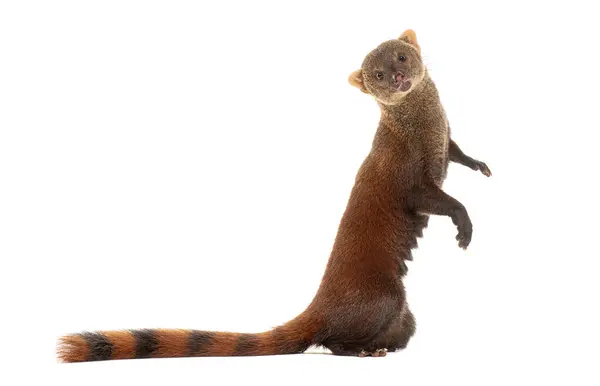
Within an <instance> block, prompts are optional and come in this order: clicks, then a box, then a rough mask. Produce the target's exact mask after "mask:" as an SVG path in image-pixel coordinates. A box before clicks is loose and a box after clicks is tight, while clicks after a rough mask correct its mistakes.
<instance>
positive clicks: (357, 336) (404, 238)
mask: <svg viewBox="0 0 600 386" xmlns="http://www.w3.org/2000/svg"><path fill="white" fill-rule="evenodd" d="M349 81H350V83H351V84H352V85H354V86H356V87H358V88H359V89H360V90H362V91H363V92H365V93H367V94H371V95H373V96H374V97H375V99H376V100H377V102H378V104H379V106H380V107H381V113H382V116H381V121H380V124H379V128H378V130H377V133H376V135H375V139H374V140H373V146H372V149H371V152H370V153H369V155H368V156H367V158H366V159H365V161H364V162H363V164H362V166H361V168H360V170H359V172H358V175H357V177H356V182H355V185H354V188H353V189H352V193H351V195H350V199H349V201H348V206H347V208H346V211H345V213H344V216H343V218H342V220H341V222H340V226H339V230H338V235H337V237H336V240H335V243H334V247H333V250H332V253H331V256H330V259H329V262H328V264H327V268H326V270H325V274H324V276H323V280H322V282H321V285H320V287H319V290H318V292H317V294H316V296H315V298H314V299H313V301H312V303H311V304H310V305H309V306H308V308H307V309H306V311H304V312H303V313H302V314H300V315H299V316H298V317H297V318H295V319H293V320H291V321H290V322H288V323H286V324H285V325H283V326H280V327H277V328H275V329H273V330H272V331H268V332H263V333H259V334H243V333H229V332H207V331H196V330H134V331H118V332H117V331H106V332H96V333H82V334H75V335H68V336H66V337H63V338H61V340H60V347H59V351H58V355H59V358H60V359H62V360H63V361H65V362H81V361H88V360H108V359H125V358H149V357H150V358H165V357H182V356H233V355H273V354H292V353H300V352H303V351H305V350H306V349H307V348H308V347H309V346H311V345H322V346H325V347H327V348H329V349H330V350H331V351H332V352H333V353H334V354H338V355H355V356H366V355H372V356H384V355H385V353H386V351H387V350H397V349H402V348H404V347H406V345H407V344H408V341H409V339H410V337H411V336H412V335H413V334H414V332H415V320H414V317H413V315H412V313H411V312H410V309H409V308H408V304H407V303H406V296H405V291H404V285H403V283H402V277H403V276H404V275H405V274H406V263H405V261H406V260H411V259H412V258H411V249H412V248H414V247H416V246H417V237H420V236H421V235H422V231H423V228H425V227H426V226H427V220H428V216H429V215H431V214H436V215H445V216H449V217H450V218H451V219H452V221H453V222H454V223H455V224H456V225H457V228H458V231H459V232H458V236H457V239H458V241H459V246H461V247H463V248H466V247H467V246H468V244H469V242H470V240H471V232H472V227H471V221H470V219H469V216H468V214H467V212H466V209H465V208H464V206H463V205H462V204H460V203H459V202H458V201H457V200H455V199H453V198H452V197H450V196H448V195H447V194H445V193H444V192H443V191H442V190H441V186H442V182H443V180H444V179H445V177H446V170H447V166H448V162H449V161H450V160H452V161H454V162H459V163H461V164H464V165H466V166H468V167H471V168H472V169H474V170H480V171H481V172H482V173H483V174H485V175H487V176H489V175H490V174H491V173H490V171H489V168H487V166H486V165H485V163H483V162H481V161H477V160H474V159H472V158H470V157H468V156H466V155H465V154H464V153H462V151H461V150H460V149H459V148H458V146H457V145H456V143H455V142H454V141H452V140H451V139H450V132H449V126H448V121H447V119H446V116H445V113H444V110H443V108H442V106H441V104H440V102H439V97H438V94H437V90H436V88H435V85H434V84H433V81H432V80H431V79H430V78H429V75H428V74H427V70H426V68H425V67H424V66H423V65H422V63H421V56H420V47H419V46H418V44H417V42H416V35H415V33H414V32H413V31H411V30H408V31H407V32H405V33H404V34H403V35H402V36H401V37H400V38H399V39H395V40H392V41H388V42H384V43H382V44H381V45H380V46H379V47H377V48H376V49H375V50H373V51H372V52H371V53H370V54H369V55H368V56H367V57H366V58H365V61H364V62H363V65H362V68H361V69H360V70H358V71H356V72H354V73H353V74H352V75H351V76H350V78H349Z"/></svg>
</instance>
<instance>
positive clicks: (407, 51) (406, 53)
mask: <svg viewBox="0 0 600 386" xmlns="http://www.w3.org/2000/svg"><path fill="white" fill-rule="evenodd" d="M425 71H426V70H425V66H424V65H423V62H422V61H421V48H420V47H419V44H418V43H417V35H416V34H415V31H413V30H410V29H409V30H406V31H404V33H402V35H400V37H399V38H398V39H394V40H388V41H386V42H383V43H381V44H380V45H379V46H378V47H377V48H375V49H374V50H373V51H371V52H370V53H369V54H368V55H367V56H366V58H365V60H364V61H363V63H362V66H361V68H360V69H359V70H356V71H354V72H353V73H352V74H350V77H349V78H348V81H349V82H350V84H351V85H353V86H355V87H357V88H359V89H360V90H361V91H363V92H364V93H367V94H371V95H373V96H374V97H375V99H377V100H378V101H379V102H381V103H383V104H386V105H395V104H398V103H399V102H400V101H401V100H402V98H403V97H405V96H406V95H407V94H408V93H410V92H411V91H412V90H414V88H415V87H416V86H417V85H418V84H419V82H421V80H423V77H424V76H425Z"/></svg>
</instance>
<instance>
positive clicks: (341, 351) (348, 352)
mask: <svg viewBox="0 0 600 386" xmlns="http://www.w3.org/2000/svg"><path fill="white" fill-rule="evenodd" d="M327 348H328V349H330V350H331V352H332V353H333V355H341V356H351V357H360V358H364V357H384V356H385V355H386V354H387V351H386V349H384V348H379V349H374V350H371V349H368V350H363V349H359V348H347V347H343V346H341V345H332V346H328V347H327Z"/></svg>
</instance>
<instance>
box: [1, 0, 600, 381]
mask: <svg viewBox="0 0 600 386" xmlns="http://www.w3.org/2000/svg"><path fill="white" fill-rule="evenodd" d="M586 4H592V2H577V1H570V2H568V3H564V2H560V3H558V2H556V3H553V2H549V1H544V2H539V3H538V2H533V1H529V2H527V1H519V2H510V1H502V2H495V3H492V2H481V1H478V2H473V3H465V2H460V3H459V2H456V1H435V2H434V1H415V2H408V1H404V2H403V1H393V2H377V1H361V2H356V3H353V2H348V1H345V2H312V1H302V2H295V3H291V2H264V1H260V2H257V1H236V2H233V1H222V2H194V1H189V2H183V1H180V2H175V1H164V2H157V1H124V0H118V1H98V2H92V1H85V2H84V1H52V2H50V1H39V2H31V1H3V2H2V3H1V5H0V256H1V264H2V265H1V267H0V275H1V277H0V286H1V288H0V289H1V292H0V296H1V297H2V311H1V313H2V315H3V316H2V317H1V319H0V323H1V324H2V330H0V331H1V333H2V346H1V347H0V356H1V357H2V358H1V361H0V363H2V365H1V367H2V368H3V370H2V371H1V372H0V374H1V375H0V377H2V378H6V379H5V380H2V381H1V382H0V383H2V384H5V385H18V384H61V385H106V384H114V385H118V384H130V385H131V384H140V385H142V384H143V385H155V384H156V385H171V384H173V385H175V384H189V385H198V384H241V383H243V384H273V385H275V384H277V385H279V384H311V383H319V384H322V383H328V384H340V385H342V384H352V385H354V384H382V383H392V384H400V385H440V384H444V385H445V384H452V385H454V384H456V385H459V384H460V385H496V384H497V385H506V384H513V385H521V384H522V385H532V384H545V385H548V384H562V385H565V384H572V385H592V384H596V385H597V384H598V382H600V379H599V377H598V367H597V365H598V360H599V356H600V354H599V348H598V347H599V344H600V339H599V333H598V325H599V324H600V318H599V317H598V316H597V311H598V294H599V292H600V284H599V283H598V269H599V268H600V264H599V263H598V258H599V257H600V253H599V251H598V249H599V248H598V225H597V224H598V223H597V219H598V215H599V214H600V213H599V210H598V205H597V199H598V190H597V188H596V187H595V185H596V177H597V175H598V160H597V137H598V130H599V129H600V125H599V123H598V117H597V115H598V114H597V111H598V102H599V101H598V87H599V86H600V84H599V83H600V82H599V81H598V76H597V72H598V68H599V67H600V61H599V58H598V48H597V47H598V37H599V36H600V30H599V28H598V27H597V12H594V10H593V9H592V7H591V5H586ZM406 28H413V29H415V30H416V32H417V35H418V38H419V41H420V43H421V46H422V50H423V54H424V58H425V62H426V64H427V66H428V68H429V70H430V73H431V76H432V77H433V79H434V81H435V82H436V83H437V85H438V88H439V90H440V94H441V97H442V101H443V103H444V105H445V108H446V110H447V112H448V116H449V119H450V122H451V125H452V127H453V137H454V139H455V140H456V141H457V142H458V144H459V145H460V146H461V147H462V148H463V150H464V151H465V152H466V153H467V154H469V155H471V156H473V157H474V158H478V159H481V160H483V161H485V162H487V163H488V165H489V166H490V168H491V169H492V172H493V174H494V175H493V177H492V178H490V179H487V178H485V177H484V176H483V175H481V174H480V173H478V172H473V171H471V170H469V169H467V168H465V167H462V166H457V165H452V166H451V167H450V170H449V176H448V179H447V182H446V184H445V190H446V191H447V192H448V193H449V194H451V195H453V196H454V197H456V198H457V199H459V200H460V201H461V202H462V203H463V204H464V205H465V206H466V207H467V209H468V211H469V213H470V215H471V218H472V221H473V224H474V236H473V241H472V244H471V246H470V248H469V250H468V251H467V252H464V251H462V250H461V249H459V248H458V247H457V246H456V242H455V240H454V236H455V234H456V230H455V228H454V227H453V225H452V224H451V222H450V220H449V219H447V218H434V219H432V221H431V222H430V226H429V228H428V230H427V231H426V233H425V238H424V239H423V240H422V241H421V243H420V244H421V245H420V248H419V249H418V250H417V251H416V252H415V261H414V262H413V263H411V264H410V271H409V275H408V277H407V279H406V286H407V291H408V298H409V304H410V305H411V308H412V309H413V311H414V313H415V315H416V318H417V323H418V331H417V334H416V336H415V337H414V338H413V340H412V341H411V343H410V344H409V347H408V349H407V350H405V351H404V352H401V353H397V354H394V355H388V356H387V357H386V358H369V359H359V358H341V357H334V356H332V355H324V354H313V355H310V354H306V355H293V356H280V357H262V358H189V359H165V360H139V361H119V362H104V363H89V364H77V365H58V364H56V362H55V361H56V359H55V354H54V350H55V340H56V338H57V336H59V335H61V334H64V333H68V332H78V331H81V330H86V329H90V330H94V329H120V328H136V327H165V328H168V327H181V328H198V329H218V330H232V331H244V332H246V331H247V332H253V331H262V330H266V329H269V328H271V327H272V326H275V325H278V324H281V323H284V322H285V321H287V320H289V319H291V318H293V317H294V316H295V315H296V314H298V313H299V312H301V311H302V310H303V309H304V307H305V306H306V305H308V303H309V302H310V300H311V299H312V296H313V295H314V293H315V291H316V289H317V287H318V284H319V281H320V279H321V275H322V274H323V270H324V267H325V264H326V261H327V258H328V254H329V252H330V249H331V245H332V243H333V239H334V237H335V232H336V228H337V225H338V223H339V220H340V217H341V215H342V213H343V210H344V208H345V205H346V200H347V198H348V194H349V192H350V189H351V187H352V184H353V179H354V176H355V173H356V171H357V169H358V166H359V165H360V163H361V162H362V160H363V158H364V157H365V155H366V154H367V153H368V151H369V148H370V143H371V140H372V137H373V134H374V131H375V129H376V126H377V122H378V114H379V112H378V109H377V106H376V104H375V102H374V101H373V100H372V98H370V97H369V96H367V95H364V94H362V93H361V92H359V91H358V90H357V89H354V88H352V87H351V86H349V85H348V84H347V76H348V75H349V74H350V72H352V71H353V70H355V69H357V68H358V67H359V66H360V64H361V62H362V59H363V57H364V56H365V55H366V54H367V53H368V52H369V51H370V50H371V49H373V48H374V47H375V46H377V45H378V44H379V43H380V42H382V41H384V40H387V39H391V38H395V37H397V36H398V35H399V34H400V33H401V32H402V31H403V30H404V29H406ZM5 369H8V371H6V370H5ZM13 377H16V378H13ZM10 378H13V379H10Z"/></svg>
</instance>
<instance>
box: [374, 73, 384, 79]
mask: <svg viewBox="0 0 600 386" xmlns="http://www.w3.org/2000/svg"><path fill="white" fill-rule="evenodd" d="M375 77H376V78H377V79H379V80H381V79H383V72H379V71H378V72H376V73H375Z"/></svg>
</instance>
